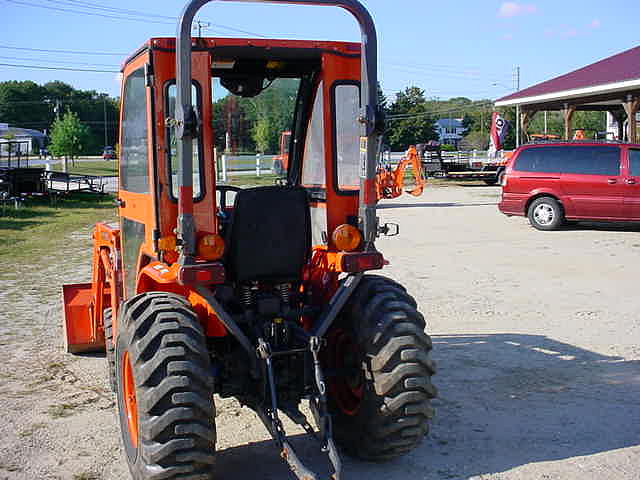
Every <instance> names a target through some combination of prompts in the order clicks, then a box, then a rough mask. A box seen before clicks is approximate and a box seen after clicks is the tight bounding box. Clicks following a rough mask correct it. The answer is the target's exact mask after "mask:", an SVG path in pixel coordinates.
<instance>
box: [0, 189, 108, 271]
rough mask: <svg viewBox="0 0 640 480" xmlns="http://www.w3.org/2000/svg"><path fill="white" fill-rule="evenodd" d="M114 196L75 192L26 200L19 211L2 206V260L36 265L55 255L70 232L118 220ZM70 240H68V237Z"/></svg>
mask: <svg viewBox="0 0 640 480" xmlns="http://www.w3.org/2000/svg"><path fill="white" fill-rule="evenodd" d="M115 215H116V209H115V206H114V204H113V197H112V196H111V195H96V194H89V193H75V194H71V195H68V196H65V197H61V198H58V199H57V200H55V201H54V200H52V199H48V198H39V199H27V200H26V201H25V202H24V204H23V206H22V207H21V208H19V209H17V210H15V209H14V208H13V206H12V205H6V206H4V207H2V206H0V262H1V263H2V264H4V265H5V267H6V266H8V265H24V264H37V263H38V260H37V259H38V258H47V257H48V256H50V255H55V252H56V251H57V250H58V249H59V247H60V246H62V244H63V242H64V241H65V239H67V236H68V234H69V233H71V232H74V231H77V230H80V229H83V228H84V229H87V234H88V230H89V227H90V226H91V225H93V224H94V223H96V222H98V221H112V220H113V219H115V218H116V217H115ZM67 241H68V240H67Z"/></svg>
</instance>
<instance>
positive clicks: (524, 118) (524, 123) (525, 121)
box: [520, 109, 538, 142]
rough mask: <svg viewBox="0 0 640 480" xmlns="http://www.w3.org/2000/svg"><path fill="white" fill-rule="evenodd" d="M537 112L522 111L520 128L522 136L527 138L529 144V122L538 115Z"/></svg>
mask: <svg viewBox="0 0 640 480" xmlns="http://www.w3.org/2000/svg"><path fill="white" fill-rule="evenodd" d="M537 112H538V111H537V110H533V109H531V110H525V109H522V110H521V112H520V127H521V129H520V130H521V132H522V136H523V137H524V138H526V140H527V142H528V141H529V122H530V121H531V119H532V118H533V116H534V115H535V114H536V113H537Z"/></svg>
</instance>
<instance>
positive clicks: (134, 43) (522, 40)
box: [0, 0, 640, 100]
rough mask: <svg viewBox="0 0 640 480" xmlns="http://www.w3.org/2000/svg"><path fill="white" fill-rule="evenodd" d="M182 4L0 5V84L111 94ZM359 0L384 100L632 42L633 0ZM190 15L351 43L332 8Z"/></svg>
mask: <svg viewBox="0 0 640 480" xmlns="http://www.w3.org/2000/svg"><path fill="white" fill-rule="evenodd" d="M185 3H186V2H185V0H136V1H135V2H131V1H128V2H127V1H124V0H103V1H102V2H101V1H100V0H0V25H2V29H1V31H2V35H0V81H5V80H33V81H35V82H37V83H40V84H42V83H46V82H47V81H51V80H61V81H63V82H67V83H69V84H71V85H73V86H74V87H76V88H80V89H83V90H96V91H98V92H106V93H108V94H110V95H112V96H118V95H119V90H120V86H119V78H118V75H117V73H114V72H117V71H118V70H119V67H120V64H121V62H122V61H123V60H124V59H125V58H126V56H127V55H128V54H129V53H131V52H133V51H134V50H136V49H137V48H138V47H139V46H140V45H142V44H143V43H144V42H145V41H146V40H147V39H148V38H151V37H163V36H175V31H176V22H177V20H176V18H177V16H178V15H179V14H180V11H181V10H182V8H183V6H184V5H185ZM362 3H364V4H365V6H366V7H367V8H368V9H369V11H370V12H371V14H372V16H373V18H374V21H375V22H376V27H377V30H378V37H379V38H378V39H379V77H380V80H381V82H382V86H383V89H384V92H385V94H386V95H387V96H389V97H390V100H393V98H394V96H395V92H398V91H399V90H403V89H404V88H406V87H407V86H417V87H420V88H422V89H424V90H425V94H426V96H427V97H429V98H440V99H448V98H451V97H459V96H464V97H468V98H471V99H496V98H499V97H502V96H504V95H507V94H509V93H511V92H512V91H513V90H514V89H515V86H516V82H515V70H516V67H517V66H519V67H520V87H521V88H526V87H528V86H531V85H534V84H536V83H538V82H541V81H544V80H548V79H550V78H553V77H555V76H558V75H561V74H564V73H567V72H570V71H572V70H575V69H577V68H580V67H583V66H585V65H588V64H590V63H593V62H594V61H597V60H600V59H602V58H606V57H608V56H610V55H613V54H615V53H619V52H622V51H624V50H627V49H629V48H632V47H635V46H638V45H640V39H639V37H638V36H637V34H636V32H637V18H638V14H639V13H640V2H639V1H638V0H619V1H617V2H615V3H610V2H605V1H602V0H600V1H595V0H581V1H574V0H563V1H558V0H555V1H550V0H540V1H536V0H532V1H530V2H529V1H525V2H504V1H494V0H458V1H456V2H454V1H448V0H440V1H433V0H362ZM145 12H146V13H145ZM197 18H199V19H201V20H202V21H205V22H207V21H208V22H209V23H210V27H208V28H206V29H205V30H204V31H203V36H211V37H215V36H220V37H228V36H231V37H238V36H240V37H249V38H251V37H254V38H255V37H261V36H265V37H269V38H292V39H314V40H348V41H359V39H360V33H359V29H358V26H357V24H356V23H355V20H354V19H353V18H352V17H351V16H350V14H349V13H347V12H346V11H344V10H341V9H337V8H327V7H301V6H282V5H257V4H255V3H220V2H211V3H210V4H209V5H207V6H205V7H204V8H203V9H202V10H201V12H200V14H199V15H198V16H197ZM43 50H44V51H43ZM60 51H65V52H79V53H62V52H60ZM8 65H21V66H22V67H15V66H8ZM24 66H32V67H34V66H37V67H47V69H36V68H25V67H24ZM62 68H65V69H78V70H103V72H86V71H72V70H62Z"/></svg>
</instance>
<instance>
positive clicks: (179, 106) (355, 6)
mask: <svg viewBox="0 0 640 480" xmlns="http://www.w3.org/2000/svg"><path fill="white" fill-rule="evenodd" d="M213 1H218V2H232V1H233V2H245V3H247V2H251V3H274V4H291V5H317V6H329V7H340V8H344V9H345V10H347V11H349V12H350V13H351V14H352V15H353V16H354V17H355V18H356V20H358V23H359V25H360V30H361V33H362V48H363V54H362V78H361V93H360V105H361V106H362V110H361V114H360V116H359V118H358V119H354V121H356V120H357V121H358V122H359V123H360V124H361V139H360V206H359V211H358V216H359V223H360V228H361V229H362V232H363V234H364V240H365V245H366V248H367V249H370V248H371V249H372V248H373V242H374V240H375V238H376V236H377V234H378V225H377V219H376V194H375V176H376V149H377V137H378V133H377V129H376V123H377V121H376V119H377V112H378V94H377V85H378V45H377V42H378V40H377V34H376V28H375V25H374V23H373V19H372V18H371V15H370V14H369V12H368V11H367V9H366V8H365V7H364V6H363V5H362V4H361V3H360V2H359V1H358V0H190V2H189V3H188V4H187V5H186V6H185V8H184V10H183V11H182V14H181V15H180V20H179V22H178V32H177V37H178V39H177V43H176V85H177V95H176V138H177V140H178V144H177V154H178V159H179V165H180V167H179V172H178V186H179V192H178V235H179V238H180V240H181V242H182V248H183V250H182V254H181V256H180V262H181V263H183V264H187V263H191V262H193V257H194V255H195V247H196V245H195V243H196V242H195V225H194V221H193V195H192V192H193V173H192V172H193V157H192V154H193V152H192V139H193V138H194V137H195V136H196V135H197V127H198V126H197V119H196V115H195V112H194V111H193V107H192V105H191V26H192V23H193V19H194V17H195V15H196V13H197V12H198V10H200V8H202V7H203V6H204V5H206V4H207V3H209V2H213Z"/></svg>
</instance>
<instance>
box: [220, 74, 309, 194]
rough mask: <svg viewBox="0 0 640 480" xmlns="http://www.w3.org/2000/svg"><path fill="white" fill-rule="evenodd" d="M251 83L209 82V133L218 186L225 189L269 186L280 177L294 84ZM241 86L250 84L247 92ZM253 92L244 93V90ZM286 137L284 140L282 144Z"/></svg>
mask: <svg viewBox="0 0 640 480" xmlns="http://www.w3.org/2000/svg"><path fill="white" fill-rule="evenodd" d="M260 81H261V82H262V83H261V84H260V83H258V84H257V85H256V84H255V82H254V81H253V80H252V81H251V82H244V83H243V84H239V83H238V82H234V81H229V80H228V79H225V78H222V79H221V78H220V77H213V80H212V95H213V132H214V136H215V146H216V150H217V152H218V168H217V171H218V181H222V182H223V183H226V184H228V185H242V186H246V185H249V184H255V185H273V184H274V182H275V180H276V178H277V177H281V176H285V175H286V171H287V168H288V150H289V145H288V144H287V145H286V146H285V148H282V147H283V146H282V145H281V140H284V138H283V137H284V136H283V135H282V134H283V132H289V131H291V130H292V128H293V121H294V111H295V106H296V98H297V96H298V90H299V89H300V83H301V81H300V79H299V78H276V79H274V80H266V79H265V80H262V79H260ZM246 83H249V85H248V86H247V85H246ZM249 88H250V89H252V90H253V91H250V92H249V91H248V89H249ZM290 138H291V137H290V135H289V136H286V139H287V141H288V140H290Z"/></svg>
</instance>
